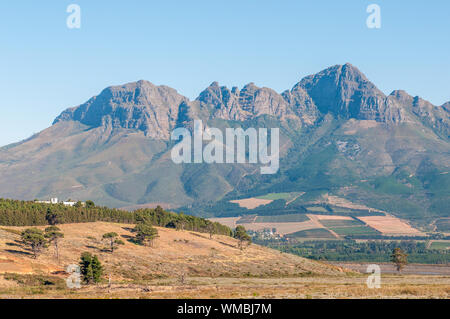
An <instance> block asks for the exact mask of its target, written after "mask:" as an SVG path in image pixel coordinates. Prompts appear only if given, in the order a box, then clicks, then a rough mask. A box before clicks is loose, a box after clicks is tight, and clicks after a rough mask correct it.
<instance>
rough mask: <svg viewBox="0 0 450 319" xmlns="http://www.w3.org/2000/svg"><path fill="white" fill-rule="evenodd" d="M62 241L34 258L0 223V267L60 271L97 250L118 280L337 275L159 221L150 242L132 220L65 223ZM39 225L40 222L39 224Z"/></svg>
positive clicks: (324, 267) (9, 270) (275, 253)
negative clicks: (113, 238)
mask: <svg viewBox="0 0 450 319" xmlns="http://www.w3.org/2000/svg"><path fill="white" fill-rule="evenodd" d="M59 227H60V228H61V230H62V232H63V233H64V238H63V239H62V240H61V242H60V245H59V246H60V249H59V252H60V259H59V260H57V259H56V257H55V255H54V250H53V247H52V246H51V247H49V248H48V249H47V250H45V251H44V253H43V254H42V255H40V256H38V258H37V259H32V258H31V253H30V251H29V250H28V249H26V248H25V247H24V246H23V245H22V244H21V242H20V236H19V235H18V234H20V231H22V230H23V229H24V227H2V228H1V229H0V259H1V262H0V273H20V274H28V273H33V274H37V273H46V274H51V273H55V272H57V271H63V270H64V269H65V267H66V266H67V265H69V264H74V263H75V264H76V263H78V261H79V257H80V254H81V253H82V252H85V251H87V252H91V253H93V254H95V255H97V256H99V259H100V261H101V262H102V263H103V264H104V265H105V267H106V274H109V273H111V274H112V276H113V278H114V280H117V281H121V280H124V281H139V280H146V279H154V278H178V277H179V276H180V274H182V273H185V274H186V275H187V276H198V277H285V276H288V277H289V276H291V277H295V276H302V275H305V274H322V275H333V274H334V275H336V274H339V273H341V270H340V269H339V268H336V267H333V266H328V265H325V264H322V263H318V262H314V261H310V260H307V259H304V258H301V257H296V256H293V255H289V254H281V253H280V252H279V251H275V250H272V249H269V248H265V247H261V246H258V245H250V246H249V247H247V248H246V249H245V250H240V249H239V248H238V242H237V240H235V239H233V238H231V237H228V236H223V235H215V236H214V237H213V238H212V239H211V238H210V237H209V235H206V234H202V233H198V232H192V231H186V230H184V231H182V230H179V231H177V230H175V229H168V228H161V227H157V229H158V234H159V237H158V238H157V239H156V241H155V243H154V244H153V246H152V247H148V246H142V245H137V244H135V243H134V242H133V241H132V240H131V239H132V238H133V237H134V233H133V232H132V231H131V230H132V227H133V226H132V225H130V224H118V223H106V222H95V223H90V224H64V225H60V226H59ZM41 228H43V227H41ZM109 232H115V233H117V234H119V236H120V237H121V239H122V240H123V241H124V243H125V244H124V245H123V246H120V248H119V249H118V250H117V251H115V252H114V253H110V252H109V251H108V250H107V249H106V248H107V243H106V242H102V240H101V238H102V235H103V234H105V233H109Z"/></svg>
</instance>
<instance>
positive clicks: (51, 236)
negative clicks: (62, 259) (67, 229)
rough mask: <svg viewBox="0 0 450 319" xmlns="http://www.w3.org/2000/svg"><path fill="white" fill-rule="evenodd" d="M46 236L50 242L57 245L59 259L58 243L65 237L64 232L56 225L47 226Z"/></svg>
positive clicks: (56, 250)
mask: <svg viewBox="0 0 450 319" xmlns="http://www.w3.org/2000/svg"><path fill="white" fill-rule="evenodd" d="M44 236H45V238H47V239H48V242H49V243H53V245H55V252H56V258H57V259H59V250H58V244H59V240H60V239H61V238H64V234H63V233H62V232H61V229H59V228H58V227H56V226H50V227H47V228H46V229H45V234H44Z"/></svg>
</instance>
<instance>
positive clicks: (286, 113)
mask: <svg viewBox="0 0 450 319" xmlns="http://www.w3.org/2000/svg"><path fill="white" fill-rule="evenodd" d="M194 119H201V120H203V121H204V123H207V125H208V126H211V127H219V128H226V127H243V128H247V127H279V128H280V156H281V162H280V170H279V172H278V173H277V174H275V175H272V176H262V175H260V173H259V166H255V165H254V164H213V165H211V164H183V165H176V164H174V163H173V162H172V161H171V158H170V150H171V147H172V146H173V144H174V142H173V141H171V140H170V133H171V131H172V130H173V129H174V128H176V127H188V128H191V127H192V123H193V120H194ZM449 137H450V102H448V103H446V104H444V105H441V106H436V105H433V104H431V103H430V102H428V101H425V100H423V99H421V98H420V97H417V96H416V97H414V96H411V95H409V94H408V93H406V92H405V91H402V90H397V91H394V92H392V93H391V94H390V95H387V96H386V95H385V94H384V93H383V92H381V91H380V90H379V89H378V88H377V87H376V86H375V85H374V84H373V83H371V82H370V81H369V80H368V79H367V77H366V76H365V75H364V74H363V73H361V72H360V71H359V70H358V69H357V68H356V67H354V66H352V65H351V64H348V63H347V64H345V65H335V66H332V67H330V68H327V69H325V70H323V71H321V72H319V73H317V74H314V75H310V76H307V77H305V78H303V79H302V80H300V82H298V83H297V84H295V85H294V87H293V88H292V89H291V90H286V91H284V92H282V93H281V94H279V93H277V92H276V91H274V90H272V89H270V88H266V87H258V86H256V85H255V84H254V83H249V84H247V85H245V86H244V87H243V88H242V89H239V88H237V87H233V88H231V89H229V88H227V87H225V86H220V85H219V84H218V83H217V82H213V83H212V84H211V85H210V86H209V87H207V88H206V89H205V90H204V91H202V92H201V93H200V95H199V96H198V98H197V99H195V100H194V101H191V100H189V99H188V98H186V97H184V96H182V95H181V94H179V93H178V92H177V91H176V90H175V89H172V88H170V87H167V86H156V85H154V84H152V83H150V82H148V81H142V80H141V81H138V82H133V83H128V84H125V85H120V86H112V87H108V88H106V89H105V90H103V91H102V92H101V93H100V94H99V95H97V96H94V97H92V98H91V99H89V100H88V101H87V102H86V103H84V104H82V105H79V106H76V107H73V108H69V109H67V110H65V111H63V112H62V113H61V114H60V115H59V116H58V117H57V118H56V119H55V120H54V122H53V125H52V126H51V127H49V128H47V129H45V130H43V131H42V132H40V133H37V134H35V135H34V136H32V137H30V138H29V139H27V140H24V141H21V142H19V143H15V144H11V145H8V146H5V147H2V148H0V196H1V197H9V198H15V199H34V198H39V199H44V198H50V197H59V198H61V199H67V198H71V199H74V200H86V199H92V200H94V201H95V202H96V203H98V204H103V205H108V206H113V207H137V206H139V205H141V206H154V205H157V204H160V205H163V206H166V207H169V208H176V207H185V208H188V209H191V210H192V209H193V211H192V212H193V213H196V214H200V215H211V214H215V213H212V212H210V211H209V210H208V207H212V206H214V205H215V203H225V202H227V201H228V200H230V199H235V198H243V197H250V196H255V195H263V194H267V193H273V192H304V193H305V194H306V195H304V196H303V199H301V200H300V203H301V201H302V200H303V201H307V200H309V201H314V200H316V201H317V200H318V199H320V198H322V197H323V195H324V194H328V195H335V196H339V197H341V198H344V199H346V200H349V201H352V202H355V203H360V204H365V205H367V206H369V207H373V208H376V209H382V210H385V211H389V212H391V213H393V214H397V215H400V216H402V217H408V218H417V219H424V220H428V219H432V218H436V217H442V216H447V217H448V216H450V211H449V208H448V207H450V174H448V173H449V170H450V156H449V155H450V140H449ZM197 208H198V210H197V211H196V209H197Z"/></svg>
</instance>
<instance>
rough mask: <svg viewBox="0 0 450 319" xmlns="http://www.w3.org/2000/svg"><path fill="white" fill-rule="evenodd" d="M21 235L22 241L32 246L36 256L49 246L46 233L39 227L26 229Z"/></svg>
mask: <svg viewBox="0 0 450 319" xmlns="http://www.w3.org/2000/svg"><path fill="white" fill-rule="evenodd" d="M21 236H22V241H23V242H24V243H25V244H26V245H28V246H30V248H31V251H32V252H33V257H34V258H37V257H38V255H39V254H40V253H41V251H42V250H43V249H44V248H46V246H47V240H46V239H45V237H44V233H43V232H42V230H40V229H38V228H28V229H25V230H24V231H23V232H22V235H21Z"/></svg>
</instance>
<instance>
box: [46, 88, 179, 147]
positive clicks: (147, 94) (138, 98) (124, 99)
mask: <svg viewBox="0 0 450 319" xmlns="http://www.w3.org/2000/svg"><path fill="white" fill-rule="evenodd" d="M186 101H188V99H187V98H186V97H184V96H182V95H180V94H178V92H177V91H176V90H174V89H172V88H170V87H167V86H156V85H154V84H152V83H151V82H148V81H143V80H141V81H138V82H132V83H127V84H124V85H120V86H111V87H108V88H106V89H105V90H103V91H102V92H101V93H100V94H99V95H98V96H95V97H93V98H91V99H90V100H89V101H87V102H86V103H84V104H81V105H79V106H77V107H74V108H70V109H67V110H65V111H64V112H63V113H61V115H60V116H58V117H57V118H56V119H55V121H54V123H53V124H56V123H58V122H61V121H78V122H81V123H83V124H85V125H88V126H91V127H99V126H111V127H113V128H119V127H120V128H126V129H137V130H141V131H144V132H145V133H146V135H148V136H150V137H154V138H164V139H166V138H168V137H169V129H170V128H171V127H173V126H174V125H175V122H176V119H177V116H178V109H179V106H180V104H181V103H182V102H186Z"/></svg>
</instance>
